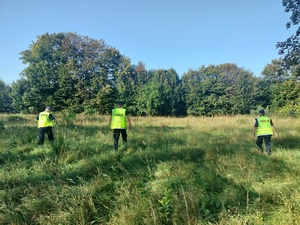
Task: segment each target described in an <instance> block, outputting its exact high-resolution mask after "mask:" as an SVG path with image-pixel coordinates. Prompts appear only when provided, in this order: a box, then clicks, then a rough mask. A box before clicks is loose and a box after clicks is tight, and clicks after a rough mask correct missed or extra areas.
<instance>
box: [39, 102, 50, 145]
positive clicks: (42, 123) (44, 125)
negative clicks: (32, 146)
mask: <svg viewBox="0 0 300 225" xmlns="http://www.w3.org/2000/svg"><path fill="white" fill-rule="evenodd" d="M51 111H52V110H51V107H50V106H47V107H46V108H45V111H44V112H41V113H40V114H39V115H37V117H36V118H35V121H38V128H39V130H40V136H39V142H38V144H39V145H42V144H44V137H45V134H46V133H47V135H48V139H49V141H54V137H53V131H52V127H53V125H54V121H55V117H54V116H53V115H52V114H51Z"/></svg>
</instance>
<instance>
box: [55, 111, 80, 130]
mask: <svg viewBox="0 0 300 225" xmlns="http://www.w3.org/2000/svg"><path fill="white" fill-rule="evenodd" d="M75 117H76V112H74V111H72V110H64V111H62V112H61V117H60V118H59V119H58V121H59V122H58V124H59V125H61V126H65V127H73V126H75Z"/></svg>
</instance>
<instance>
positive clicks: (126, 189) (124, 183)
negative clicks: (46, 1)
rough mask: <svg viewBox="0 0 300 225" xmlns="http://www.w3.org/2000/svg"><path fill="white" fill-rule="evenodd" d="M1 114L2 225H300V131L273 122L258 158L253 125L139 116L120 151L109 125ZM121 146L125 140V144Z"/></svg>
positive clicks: (243, 120) (68, 117) (101, 119)
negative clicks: (41, 121) (268, 146)
mask: <svg viewBox="0 0 300 225" xmlns="http://www.w3.org/2000/svg"><path fill="white" fill-rule="evenodd" d="M55 116H56V117H57V123H56V124H55V127H54V128H53V130H54V135H55V141H54V142H53V143H49V141H48V140H47V136H46V139H45V144H44V145H43V146H38V145H37V139H38V132H39V131H38V128H37V124H36V122H35V121H34V117H35V115H0V135H1V139H0V166H1V170H0V224H30V225H33V224H51V225H55V224H57V225H58V224H63V225H67V224H72V225H73V224H76V225H77V224H82V225H83V224H109V225H122V224H124V225H136V224H151V225H155V224H157V225H160V224H177V225H183V224H184V225H186V224H187V225H189V224H191V225H192V224H193V225H194V224H220V225H222V224H230V225H235V224H236V225H237V224H255V225H257V224H258V225H259V224H268V225H269V224H276V225H278V224H284V225H289V224H300V185H299V184H300V176H299V175H300V164H299V160H300V126H299V125H300V122H299V119H296V118H277V117H272V119H273V121H274V124H275V126H276V128H277V130H278V135H279V136H278V138H273V139H272V140H273V153H272V156H271V157H269V156H267V155H266V154H265V153H264V154H260V153H259V152H258V151H257V149H256V147H255V138H254V137H253V136H252V129H253V124H254V118H253V117H252V116H233V117H186V118H167V117H166V118H163V117H133V118H131V120H132V124H133V128H132V130H130V131H128V143H127V144H126V145H123V146H121V147H120V148H119V150H118V151H114V150H113V137H112V132H110V131H109V130H108V116H100V115H97V116H96V115H93V116H87V115H72V114H56V115H55ZM120 142H121V140H120Z"/></svg>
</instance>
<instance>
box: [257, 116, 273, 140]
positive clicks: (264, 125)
mask: <svg viewBox="0 0 300 225" xmlns="http://www.w3.org/2000/svg"><path fill="white" fill-rule="evenodd" d="M257 122H258V128H257V136H262V135H272V134H273V129H272V125H271V119H270V118H269V117H266V116H261V117H259V118H258V119H257Z"/></svg>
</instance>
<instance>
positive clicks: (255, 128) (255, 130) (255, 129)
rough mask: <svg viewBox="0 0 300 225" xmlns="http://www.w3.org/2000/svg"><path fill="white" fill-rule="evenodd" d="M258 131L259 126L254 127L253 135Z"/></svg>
mask: <svg viewBox="0 0 300 225" xmlns="http://www.w3.org/2000/svg"><path fill="white" fill-rule="evenodd" d="M256 132H257V127H254V128H253V136H254V137H255V136H256Z"/></svg>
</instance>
